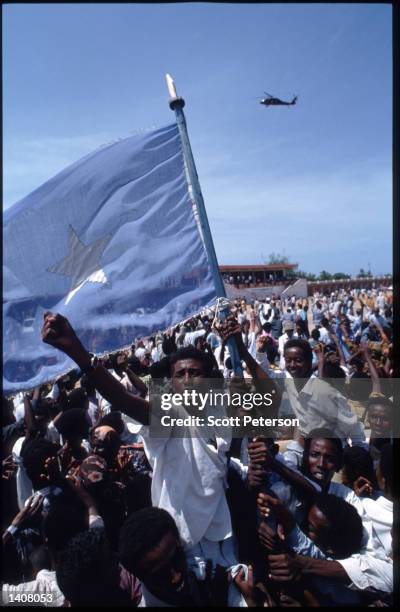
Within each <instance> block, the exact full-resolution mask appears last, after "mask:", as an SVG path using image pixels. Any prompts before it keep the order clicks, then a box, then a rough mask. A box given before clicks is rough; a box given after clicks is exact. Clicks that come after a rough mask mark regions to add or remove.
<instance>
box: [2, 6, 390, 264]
mask: <svg viewBox="0 0 400 612" xmlns="http://www.w3.org/2000/svg"><path fill="white" fill-rule="evenodd" d="M391 10H392V9H391V6H390V5H379V4H345V5H340V4H336V5H335V4H316V5H311V4H293V5H283V4H282V5H280V4H271V5H268V4H265V5H260V4H258V5H257V4H254V5H251V4H250V5H249V4H225V5H224V4H208V3H186V4H167V5H165V4H164V5H156V4H154V5H149V4H147V5H146V4H131V5H129V4H112V5H111V4H92V5H90V4H86V5H85V4H76V5H74V4H53V5H51V4H50V5H49V4H47V5H46V4H42V5H41V4H29V5H28V4H26V5H24V4H16V5H12V4H10V5H6V6H3V127H4V145H3V151H4V152H3V155H4V158H3V164H4V206H5V207H8V206H10V205H11V204H13V203H14V202H16V201H17V200H19V199H21V198H22V197H24V196H25V195H27V194H28V193H29V192H30V191H32V190H33V189H35V188H36V187H38V186H39V185H40V184H41V183H43V182H44V181H45V180H47V179H48V178H50V177H51V176H53V175H54V174H55V173H56V172H58V171H59V170H61V169H62V168H64V167H65V166H67V165H68V164H70V163H72V162H73V161H75V160H77V159H79V158H80V157H82V156H83V155H85V154H86V153H88V152H90V151H92V150H93V149H95V148H97V147H98V146H99V145H101V144H104V143H106V142H109V141H110V140H114V139H116V138H118V137H125V136H128V135H130V134H132V133H135V132H139V131H141V130H144V129H151V128H153V127H159V126H163V125H166V124H169V123H171V122H173V120H174V115H173V113H172V112H171V111H170V109H169V106H168V91H167V87H166V83H165V73H166V72H170V73H171V74H172V75H173V77H174V79H175V82H176V86H177V90H178V93H179V94H180V95H182V96H183V97H184V98H185V100H186V107H185V113H186V119H187V122H188V128H189V136H190V139H191V143H192V148H193V153H194V156H195V160H196V164H197V170H198V174H199V177H200V182H201V186H202V191H203V195H204V200H205V203H206V208H207V212H208V217H209V221H210V225H211V230H212V233H213V237H214V243H215V247H216V251H217V256H218V260H219V262H220V263H221V264H235V263H238V264H239V263H254V264H256V263H261V262H262V261H263V257H265V258H267V257H268V255H269V254H270V253H271V252H280V253H282V252H284V253H285V254H286V255H287V256H289V257H290V259H291V260H292V261H294V262H297V263H298V264H299V266H300V268H301V269H303V270H307V271H309V272H314V273H318V272H320V271H321V270H322V269H326V270H329V271H331V272H338V271H342V272H347V273H351V274H354V273H357V272H358V271H359V269H360V267H363V268H367V267H368V264H370V266H371V270H372V272H373V273H376V274H380V273H387V272H391V269H392V233H391V232H392V149H391V147H392V118H391V113H392V55H391V54H392V48H391V19H392V14H391ZM264 90H266V91H268V92H270V93H272V94H274V95H276V96H278V97H281V98H284V99H290V98H291V97H292V95H293V94H297V95H298V96H299V99H298V103H297V105H296V106H292V107H287V108H286V107H276V108H264V107H263V106H261V105H260V104H258V96H262V95H263V92H264Z"/></svg>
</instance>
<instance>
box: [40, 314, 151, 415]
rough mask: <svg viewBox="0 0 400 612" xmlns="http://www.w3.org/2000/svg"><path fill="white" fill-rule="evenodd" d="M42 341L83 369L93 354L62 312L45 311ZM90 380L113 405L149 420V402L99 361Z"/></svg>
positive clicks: (88, 364)
mask: <svg viewBox="0 0 400 612" xmlns="http://www.w3.org/2000/svg"><path fill="white" fill-rule="evenodd" d="M42 340H43V342H46V343H47V344H50V345H51V346H54V348H57V349H59V350H60V351H62V352H64V353H65V354H66V355H68V357H70V358H71V359H72V360H73V361H75V363H76V364H77V365H78V367H79V368H80V369H81V370H86V369H87V368H89V366H90V361H91V357H90V354H89V352H88V351H87V350H86V349H85V347H84V346H83V344H82V343H81V341H80V340H79V338H78V336H77V335H76V333H75V331H74V329H73V328H72V326H71V324H70V323H69V321H68V319H66V318H65V317H63V316H62V315H60V314H53V313H51V312H46V313H45V314H44V325H43V328H42ZM88 375H89V376H90V380H91V382H92V383H93V385H94V386H95V387H96V389H97V390H98V391H99V393H100V394H101V395H102V396H103V397H104V398H105V399H106V400H107V401H108V402H110V404H111V405H112V406H115V407H118V410H120V411H121V412H123V413H125V414H126V415H128V416H130V417H131V418H133V419H135V420H136V421H138V422H139V423H142V424H144V425H147V424H148V423H149V403H148V402H147V401H146V400H144V399H143V398H141V397H138V396H137V395H133V394H132V393H130V392H129V391H127V390H126V389H125V387H124V386H123V385H122V384H121V383H120V382H119V381H118V380H117V379H116V378H114V376H113V375H112V374H110V372H109V371H108V370H106V368H104V367H103V366H102V365H100V364H98V365H97V367H96V368H95V369H93V370H92V371H91V372H90V373H88Z"/></svg>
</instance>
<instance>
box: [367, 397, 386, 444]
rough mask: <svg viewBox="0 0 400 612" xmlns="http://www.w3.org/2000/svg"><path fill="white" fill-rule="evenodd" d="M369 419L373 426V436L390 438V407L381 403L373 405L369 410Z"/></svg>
mask: <svg viewBox="0 0 400 612" xmlns="http://www.w3.org/2000/svg"><path fill="white" fill-rule="evenodd" d="M368 421H369V424H370V427H371V438H390V436H391V433H392V417H391V414H390V409H388V408H387V407H386V406H382V405H380V404H374V405H372V406H371V408H370V409H369V410H368Z"/></svg>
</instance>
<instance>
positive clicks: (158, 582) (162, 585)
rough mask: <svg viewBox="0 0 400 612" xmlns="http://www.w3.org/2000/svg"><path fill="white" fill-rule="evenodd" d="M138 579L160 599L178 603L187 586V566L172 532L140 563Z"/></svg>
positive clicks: (182, 552) (179, 544) (180, 547)
mask: <svg viewBox="0 0 400 612" xmlns="http://www.w3.org/2000/svg"><path fill="white" fill-rule="evenodd" d="M139 574H140V575H139ZM138 578H139V579H140V580H141V581H142V582H143V584H144V585H145V586H146V587H147V588H148V589H149V591H151V592H152V593H154V595H156V596H157V597H159V598H160V599H164V600H166V601H167V602H168V603H175V602H176V603H178V602H179V600H180V598H181V597H182V595H183V593H184V591H185V587H186V586H187V580H186V578H187V565H186V557H185V553H184V550H183V548H182V545H181V543H180V542H179V540H178V538H177V537H176V536H175V535H174V534H173V533H172V532H170V533H167V534H166V535H165V536H164V537H163V538H162V539H161V541H160V543H159V544H158V546H156V548H153V550H151V551H149V552H148V553H147V554H146V555H145V556H144V557H143V559H142V560H141V561H140V565H139V571H138Z"/></svg>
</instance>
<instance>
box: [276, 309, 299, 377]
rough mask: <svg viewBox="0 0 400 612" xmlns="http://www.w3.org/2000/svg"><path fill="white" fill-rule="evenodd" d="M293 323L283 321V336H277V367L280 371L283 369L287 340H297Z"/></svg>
mask: <svg viewBox="0 0 400 612" xmlns="http://www.w3.org/2000/svg"><path fill="white" fill-rule="evenodd" d="M294 327H295V325H294V322H293V321H285V322H284V323H283V332H284V333H283V334H282V336H279V339H278V351H279V367H280V368H281V370H283V369H284V368H285V358H284V347H285V344H286V342H288V340H291V339H292V338H297V332H295V330H294Z"/></svg>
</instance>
